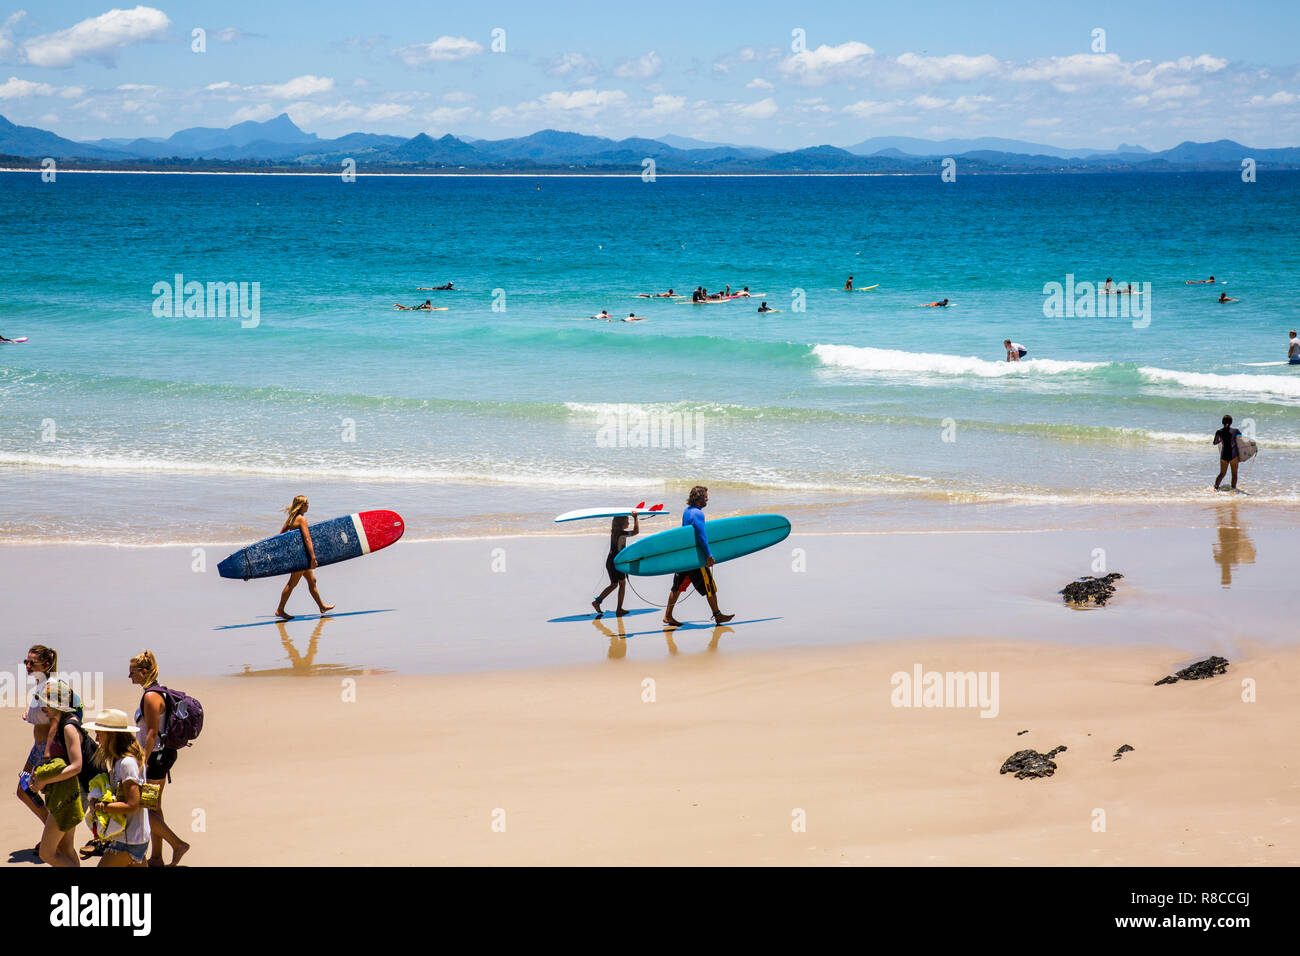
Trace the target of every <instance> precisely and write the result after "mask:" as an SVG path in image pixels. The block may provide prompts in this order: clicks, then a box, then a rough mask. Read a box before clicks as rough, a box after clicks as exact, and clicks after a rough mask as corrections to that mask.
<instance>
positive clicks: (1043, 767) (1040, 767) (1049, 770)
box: [998, 744, 1065, 780]
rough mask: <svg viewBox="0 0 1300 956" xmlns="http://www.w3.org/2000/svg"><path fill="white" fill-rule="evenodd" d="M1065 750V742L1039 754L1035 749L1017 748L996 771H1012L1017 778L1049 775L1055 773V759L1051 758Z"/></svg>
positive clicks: (1024, 778)
mask: <svg viewBox="0 0 1300 956" xmlns="http://www.w3.org/2000/svg"><path fill="white" fill-rule="evenodd" d="M1063 750H1065V744H1061V746H1059V747H1056V748H1054V749H1052V750H1049V751H1048V752H1047V753H1045V754H1040V753H1039V752H1038V751H1037V750H1018V751H1016V752H1015V753H1013V754H1012V755H1011V756H1010V757H1008V758H1007V759H1006V761H1005V762H1004V763H1003V764H1002V769H1001V770H999V771H998V773H1012V772H1014V773H1015V775H1016V779H1017V780H1028V779H1029V778H1030V777H1050V776H1051V775H1052V774H1054V773H1056V761H1055V760H1053V759H1052V758H1053V757H1055V756H1056V755H1057V754H1059V753H1060V752H1061V751H1063Z"/></svg>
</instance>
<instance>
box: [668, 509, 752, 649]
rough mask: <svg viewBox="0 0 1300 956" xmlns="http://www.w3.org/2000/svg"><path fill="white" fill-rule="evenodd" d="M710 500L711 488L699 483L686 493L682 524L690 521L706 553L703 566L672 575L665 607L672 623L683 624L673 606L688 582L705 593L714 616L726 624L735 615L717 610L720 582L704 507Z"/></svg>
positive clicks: (670, 624)
mask: <svg viewBox="0 0 1300 956" xmlns="http://www.w3.org/2000/svg"><path fill="white" fill-rule="evenodd" d="M708 503H709V489H708V488H705V487H704V486H703V485H696V486H695V487H694V488H692V489H691V493H690V494H689V495H687V497H686V510H685V511H683V512H682V527H686V526H687V525H690V526H691V527H693V528H694V529H695V543H696V545H697V546H698V547H699V549H700V551H701V552H703V553H704V555H705V562H704V567H702V568H696V569H694V570H693V571H678V572H677V573H676V574H674V575H673V585H672V589H671V590H670V591H669V593H668V606H667V607H665V608H664V623H665V624H667V625H668V626H669V627H681V626H682V624H681V622H680V621H678V620H677V619H676V618H674V617H673V608H674V607H675V606H676V604H677V597H678V595H680V594H681V593H682V592H683V591H685V590H686V587H687V585H691V584H693V585H695V590H697V591H699V592H700V593H701V594H703V595H704V597H705V600H707V601H708V602H709V610H710V611H712V612H713V620H714V621H715V622H716V623H718V624H726V623H727V622H728V621H730V620H731V619H732V618H733V617H735V616H736V615H734V614H723V613H722V612H721V611H719V610H718V586H717V584H716V583H714V580H713V570H712V569H713V552H712V551H710V550H709V535H708V533H707V532H706V531H705V530H704V509H705V507H707V506H708Z"/></svg>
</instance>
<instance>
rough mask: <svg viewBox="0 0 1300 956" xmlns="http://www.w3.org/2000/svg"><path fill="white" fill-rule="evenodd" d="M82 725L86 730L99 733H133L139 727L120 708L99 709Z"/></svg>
mask: <svg viewBox="0 0 1300 956" xmlns="http://www.w3.org/2000/svg"><path fill="white" fill-rule="evenodd" d="M82 726H83V727H84V728H85V729H86V730H98V731H99V732H100V733H110V734H134V733H136V732H137V731H139V729H140V728H139V727H137V726H135V725H134V724H133V723H131V721H130V720H128V719H127V716H126V714H125V713H124V712H122V711H120V710H101V711H100V712H99V713H98V714H96V715H95V716H94V717H92V718H91V719H90V720H88V721H86V722H85V723H84V724H82Z"/></svg>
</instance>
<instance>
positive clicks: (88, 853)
mask: <svg viewBox="0 0 1300 956" xmlns="http://www.w3.org/2000/svg"><path fill="white" fill-rule="evenodd" d="M25 665H26V668H27V673H28V678H29V680H32V679H34V680H35V681H36V690H35V692H34V693H33V695H32V698H31V700H30V702H29V704H28V706H27V709H26V711H25V713H24V714H23V720H25V721H26V722H27V723H28V724H30V725H31V727H32V746H31V750H30V751H29V752H28V754H27V759H26V761H25V762H24V764H23V770H22V772H21V773H20V774H19V782H18V790H17V796H18V799H19V800H20V801H21V802H22V803H23V805H24V806H26V807H27V808H28V809H29V810H30V811H31V812H32V813H33V814H34V815H35V816H36V818H37V819H38V820H40V822H41V827H42V830H41V839H40V842H39V843H38V844H37V845H36V853H37V854H38V855H39V856H40V858H41V860H42V861H43V862H45V863H49V864H50V865H51V866H64V867H76V866H80V865H81V861H82V860H89V859H90V858H91V857H95V856H98V857H100V862H99V865H100V866H145V865H149V866H163V865H170V866H175V865H176V864H177V863H179V862H180V860H181V857H183V856H184V855H185V852H186V851H187V850H189V848H190V845H189V844H188V843H186V842H185V841H184V840H182V839H181V838H180V837H179V836H178V835H177V834H176V832H175V831H174V830H173V829H172V828H171V827H170V826H169V825H168V823H167V821H166V819H165V818H164V816H163V807H162V793H163V789H164V788H165V787H166V785H167V781H168V780H170V779H171V769H172V766H173V764H175V762H176V755H177V750H176V748H175V747H174V746H168V745H167V742H168V741H170V742H175V741H174V739H172V738H171V737H169V733H168V731H169V722H171V721H173V720H174V719H175V715H173V714H172V713H171V710H172V708H173V706H174V705H173V697H172V695H173V694H174V693H175V692H172V691H169V690H168V689H167V688H165V687H163V686H162V685H161V684H159V682H158V661H157V660H156V659H155V657H154V655H153V652H152V651H142V652H141V653H139V654H137V655H136V656H135V657H133V658H131V661H130V666H129V669H128V674H129V676H130V678H131V682H132V683H133V684H136V685H137V686H139V687H140V688H141V696H140V703H139V706H138V707H137V709H136V712H135V717H134V720H132V719H130V718H128V717H127V715H126V713H125V712H123V711H121V710H114V709H107V710H101V711H100V712H99V713H97V714H96V715H95V716H94V717H92V718H91V719H89V720H87V719H85V714H84V712H83V708H82V702H81V698H80V696H79V695H78V694H77V693H76V691H75V689H74V688H73V687H72V685H71V684H70V683H69V682H68V681H67V680H65V679H63V678H61V677H59V676H58V674H59V669H58V667H59V656H58V653H57V652H56V651H55V650H54V649H53V648H49V647H46V646H44V645H42V644H35V645H33V646H32V647H31V648H30V649H29V650H28V652H27V657H26V659H25ZM182 696H183V695H182ZM184 699H185V700H187V701H191V702H192V703H193V704H194V705H195V707H197V701H192V699H190V698H184ZM198 715H199V726H200V727H201V726H202V711H201V708H200V709H199V710H198ZM193 733H194V735H197V731H194V732H193ZM91 734H93V735H94V737H93V739H92V737H91ZM83 822H84V823H85V824H86V825H87V827H89V829H90V834H91V839H90V840H89V841H88V842H87V843H86V844H85V846H83V847H82V848H81V850H80V852H78V850H77V848H76V845H75V844H76V831H77V827H78V826H79V825H81V824H82V823H83ZM164 843H166V844H167V845H168V846H170V847H171V851H172V856H171V860H170V862H169V863H167V864H164V860H163V844H164Z"/></svg>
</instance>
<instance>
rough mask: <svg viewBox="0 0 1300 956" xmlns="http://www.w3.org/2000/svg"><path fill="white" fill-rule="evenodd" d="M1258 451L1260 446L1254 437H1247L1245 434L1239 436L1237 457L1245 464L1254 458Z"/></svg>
mask: <svg viewBox="0 0 1300 956" xmlns="http://www.w3.org/2000/svg"><path fill="white" fill-rule="evenodd" d="M1258 451H1259V446H1258V445H1256V444H1255V441H1254V439H1252V438H1246V437H1245V436H1244V435H1238V436H1237V457H1238V458H1239V459H1240V460H1241V463H1242V464H1243V465H1244V464H1245V463H1246V462H1248V461H1250V460H1251V459H1252V458H1254V457H1255V454H1256V452H1258Z"/></svg>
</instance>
